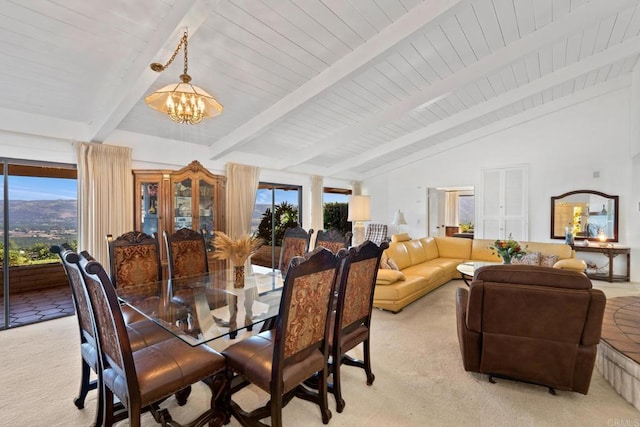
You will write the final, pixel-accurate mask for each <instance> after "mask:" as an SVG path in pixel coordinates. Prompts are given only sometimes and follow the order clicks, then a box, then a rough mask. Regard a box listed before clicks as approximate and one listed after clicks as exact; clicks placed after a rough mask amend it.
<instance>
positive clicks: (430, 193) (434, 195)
mask: <svg viewBox="0 0 640 427" xmlns="http://www.w3.org/2000/svg"><path fill="white" fill-rule="evenodd" d="M427 199H428V200H429V203H427V206H428V210H429V212H428V215H427V218H428V222H429V223H428V224H427V234H428V235H429V237H436V236H444V235H445V227H444V226H445V224H444V218H445V217H444V211H445V206H446V194H445V191H444V190H438V189H437V188H429V189H427Z"/></svg>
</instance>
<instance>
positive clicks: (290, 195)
mask: <svg viewBox="0 0 640 427" xmlns="http://www.w3.org/2000/svg"><path fill="white" fill-rule="evenodd" d="M323 201H324V202H325V203H331V202H345V203H346V202H347V196H345V195H342V194H331V193H328V194H327V193H325V195H324V197H323ZM282 202H288V203H291V204H292V205H297V204H298V192H297V191H285V190H276V205H277V204H280V203H282ZM256 204H259V205H269V204H271V190H266V189H265V190H258V195H257V196H256Z"/></svg>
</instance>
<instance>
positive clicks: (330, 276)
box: [274, 248, 337, 379]
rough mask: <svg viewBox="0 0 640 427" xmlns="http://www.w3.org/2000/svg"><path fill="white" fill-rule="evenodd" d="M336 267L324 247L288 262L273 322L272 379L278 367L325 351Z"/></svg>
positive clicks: (275, 376) (332, 255)
mask: <svg viewBox="0 0 640 427" xmlns="http://www.w3.org/2000/svg"><path fill="white" fill-rule="evenodd" d="M336 267H337V258H336V256H335V255H334V254H332V253H331V252H330V251H329V250H327V249H325V248H318V249H315V250H314V251H313V252H310V253H308V254H306V255H305V256H304V257H295V258H293V260H292V261H291V264H290V274H288V275H287V278H286V279H285V283H284V288H283V295H282V299H281V301H280V311H279V314H278V319H277V321H276V341H275V348H276V351H274V367H275V369H274V379H275V378H277V377H278V372H277V371H278V367H282V368H283V367H284V365H286V363H287V361H289V360H293V361H297V360H300V359H301V358H303V357H305V356H306V355H307V354H308V353H309V352H312V351H314V350H318V349H320V351H323V352H324V351H328V346H326V345H325V344H326V341H325V338H326V335H327V334H326V332H327V326H328V324H327V320H328V316H329V313H330V310H331V303H330V302H331V298H332V295H333V293H334V289H335V283H336ZM327 354H328V353H327ZM281 362H282V363H284V365H283V364H282V363H281Z"/></svg>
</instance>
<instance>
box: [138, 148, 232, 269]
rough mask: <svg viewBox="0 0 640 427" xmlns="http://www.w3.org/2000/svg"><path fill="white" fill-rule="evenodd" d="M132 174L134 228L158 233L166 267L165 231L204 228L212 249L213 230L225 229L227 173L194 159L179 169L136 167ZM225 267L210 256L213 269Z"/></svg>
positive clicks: (210, 264)
mask: <svg viewBox="0 0 640 427" xmlns="http://www.w3.org/2000/svg"><path fill="white" fill-rule="evenodd" d="M133 177H134V197H135V201H134V209H135V211H134V212H135V215H134V224H135V229H136V230H140V231H142V232H144V233H147V234H149V235H152V234H153V233H158V239H159V240H160V246H161V254H162V255H161V256H162V264H163V266H165V267H166V265H167V253H166V247H165V243H164V239H163V236H162V232H163V231H166V232H167V233H168V234H171V233H173V232H174V231H176V230H179V229H181V228H191V229H193V230H202V231H203V232H204V235H205V240H206V242H207V249H208V250H209V251H212V249H213V245H212V241H213V240H212V239H213V232H214V231H216V230H219V231H225V184H226V178H225V177H224V176H220V175H214V174H212V173H211V172H209V171H208V170H207V169H205V168H204V166H202V165H201V164H200V163H199V162H198V161H197V160H194V161H193V162H191V163H190V164H189V165H187V166H185V167H184V168H182V169H180V170H177V171H171V170H141V169H140V170H134V171H133ZM223 267H224V262H221V261H218V260H214V259H213V258H212V257H211V256H210V257H209V269H210V270H217V269H220V268H223ZM164 273H166V268H165V271H164Z"/></svg>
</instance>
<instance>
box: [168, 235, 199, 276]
mask: <svg viewBox="0 0 640 427" xmlns="http://www.w3.org/2000/svg"><path fill="white" fill-rule="evenodd" d="M164 241H165V243H166V245H167V256H168V258H169V277H170V278H172V279H176V278H179V277H187V276H193V275H196V274H204V273H208V272H209V263H208V259H207V248H206V244H205V240H204V236H203V235H202V234H201V233H198V232H197V231H195V230H191V229H190V228H181V229H180V230H178V231H176V232H175V233H173V234H168V233H167V232H166V231H165V232H164Z"/></svg>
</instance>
